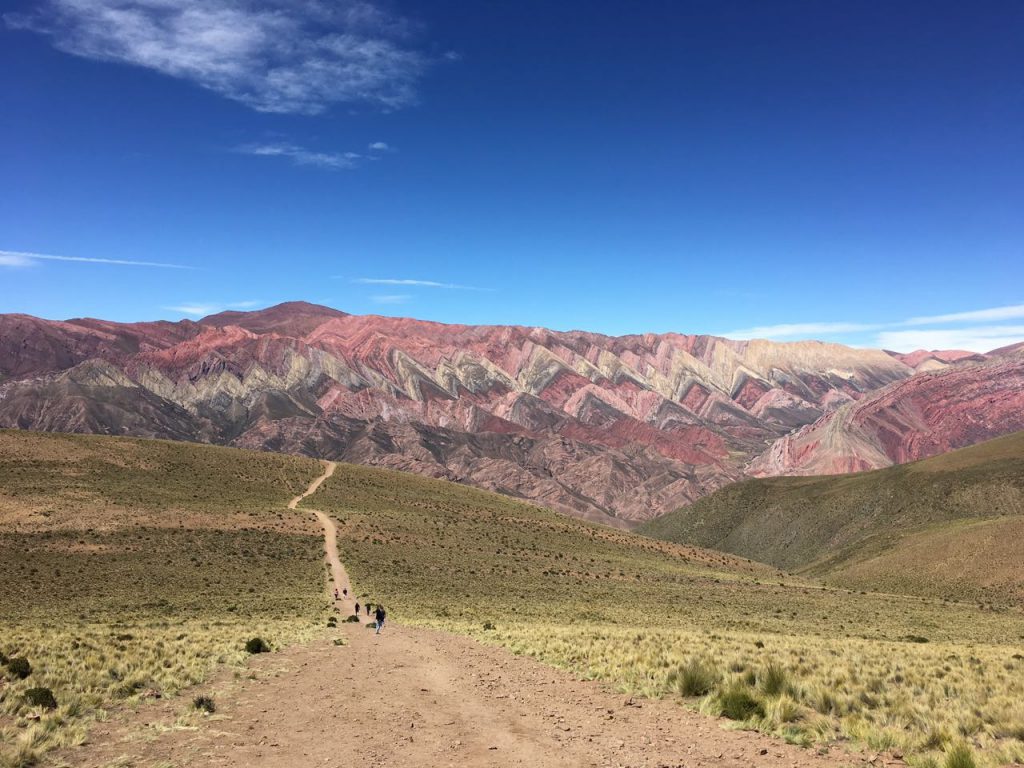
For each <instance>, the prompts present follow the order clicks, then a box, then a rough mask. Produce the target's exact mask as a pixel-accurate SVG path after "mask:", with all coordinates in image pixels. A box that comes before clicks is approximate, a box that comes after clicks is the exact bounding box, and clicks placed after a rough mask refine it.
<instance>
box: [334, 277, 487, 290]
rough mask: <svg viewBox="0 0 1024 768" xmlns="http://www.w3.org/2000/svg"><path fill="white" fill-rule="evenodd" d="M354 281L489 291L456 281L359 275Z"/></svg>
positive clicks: (365, 283)
mask: <svg viewBox="0 0 1024 768" xmlns="http://www.w3.org/2000/svg"><path fill="white" fill-rule="evenodd" d="M352 282H353V283H360V284H361V285H411V286H416V287H419V288H452V289H456V290H460V291H487V290H490V289H488V288H477V287H475V286H472V285H458V284H456V283H440V282H437V281H436V280H409V279H405V278H394V277H357V278H355V279H353V280H352Z"/></svg>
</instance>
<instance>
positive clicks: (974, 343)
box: [722, 304, 1024, 352]
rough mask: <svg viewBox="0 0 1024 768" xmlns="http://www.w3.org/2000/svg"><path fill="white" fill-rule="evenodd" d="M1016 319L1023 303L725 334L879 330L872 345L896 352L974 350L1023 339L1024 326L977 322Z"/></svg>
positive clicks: (1023, 313)
mask: <svg viewBox="0 0 1024 768" xmlns="http://www.w3.org/2000/svg"><path fill="white" fill-rule="evenodd" d="M1017 318H1024V304H1013V305H1010V306H1005V307H991V308H988V309H977V310H972V311H969V312H954V313H950V314H945V315H926V316H922V317H912V318H910V319H908V320H900V321H896V322H890V323H844V322H814V323H788V324H780V325H762V326H757V327H754V328H744V329H741V330H738V331H732V332H731V333H725V334H722V335H723V336H726V337H728V338H732V339H751V338H754V339H809V338H821V337H827V336H842V335H849V334H864V333H866V332H868V331H878V333H877V334H876V335H875V337H874V342H873V344H872V346H876V347H881V348H883V349H891V350H894V351H896V352H912V351H914V350H916V349H965V350H968V351H971V352H989V351H991V350H993V349H997V348H999V347H1005V346H1007V345H1008V344H1015V343H1017V342H1019V341H1021V340H1022V339H1024V326H1018V325H974V323H984V322H991V321H993V320H1013V319H1017ZM953 323H957V324H959V327H955V328H943V329H938V328H935V329H932V328H915V326H923V325H946V324H953Z"/></svg>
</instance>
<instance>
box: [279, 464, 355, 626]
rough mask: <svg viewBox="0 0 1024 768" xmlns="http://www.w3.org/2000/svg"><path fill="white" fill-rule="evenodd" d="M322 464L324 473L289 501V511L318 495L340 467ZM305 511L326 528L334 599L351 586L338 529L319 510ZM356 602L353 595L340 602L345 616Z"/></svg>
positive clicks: (325, 540)
mask: <svg viewBox="0 0 1024 768" xmlns="http://www.w3.org/2000/svg"><path fill="white" fill-rule="evenodd" d="M321 464H323V465H324V473H323V474H322V475H320V477H318V478H317V479H316V480H314V481H313V482H311V483H310V484H309V487H308V488H307V489H306V490H305V491H303V492H302V493H300V494H299V495H298V496H296V497H295V498H294V499H292V500H291V501H289V502H288V509H295V508H296V507H298V506H299V504H300V503H301V502H302V500H303V499H304V498H306V497H307V496H312V495H313V494H314V493H316V492H317V489H318V488H319V487H320V485H321V484H322V483H323V482H324V480H326V479H327V478H329V477H330V476H331V475H333V474H334V470H335V468H337V466H338V465H337V464H336V463H335V462H333V461H322V462H321ZM303 509H308V510H309V511H310V512H312V513H313V514H314V515H316V516H317V519H319V520H320V525H322V526H323V528H324V551H325V552H326V553H327V562H328V563H329V564H330V566H331V579H330V582H329V583H328V584H327V593H328V596H329V597H331V598H333V597H334V591H335V590H337V592H338V594H339V595H340V594H342V592H343V591H344V590H345V589H347V588H348V587H349V584H350V582H349V580H348V573H347V572H346V571H345V566H344V565H342V564H341V558H339V557H338V527H337V526H336V525H335V524H334V521H333V520H332V519H331V518H330V517H328V516H327V515H326V514H324V513H323V512H321V511H320V510H319V509H309V508H308V507H303ZM354 602H355V601H354V599H353V597H352V595H349V596H347V597H344V598H342V599H341V600H339V601H338V603H339V607H341V608H343V613H344V609H347V611H348V612H347V613H344V615H346V616H347V615H349V614H351V613H352V609H353V607H354Z"/></svg>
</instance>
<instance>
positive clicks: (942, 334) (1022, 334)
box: [875, 325, 1024, 352]
mask: <svg viewBox="0 0 1024 768" xmlns="http://www.w3.org/2000/svg"><path fill="white" fill-rule="evenodd" d="M1019 341H1024V325H987V326H986V325H982V326H974V327H971V328H942V329H927V330H924V329H918V330H909V331H882V332H881V333H879V334H878V336H877V337H876V339H875V344H876V345H877V346H879V347H881V348H882V349H893V350H896V351H897V352H912V351H913V350H915V349H966V350H969V351H971V352H990V351H991V350H993V349H998V348H999V347H1006V346H1009V345H1010V344H1016V343H1017V342H1019Z"/></svg>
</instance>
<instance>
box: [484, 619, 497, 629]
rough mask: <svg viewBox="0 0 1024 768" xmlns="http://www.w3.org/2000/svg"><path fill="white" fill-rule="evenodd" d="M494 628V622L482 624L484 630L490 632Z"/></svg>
mask: <svg viewBox="0 0 1024 768" xmlns="http://www.w3.org/2000/svg"><path fill="white" fill-rule="evenodd" d="M494 628H495V627H494V622H493V621H485V622H484V629H485V630H492V629H494Z"/></svg>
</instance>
